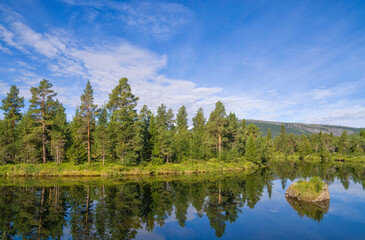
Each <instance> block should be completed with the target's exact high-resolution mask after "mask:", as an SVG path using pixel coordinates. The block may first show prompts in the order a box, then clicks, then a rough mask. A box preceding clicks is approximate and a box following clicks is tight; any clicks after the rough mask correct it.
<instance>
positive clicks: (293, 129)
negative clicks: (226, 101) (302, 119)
mask: <svg viewBox="0 0 365 240" xmlns="http://www.w3.org/2000/svg"><path fill="white" fill-rule="evenodd" d="M250 123H253V124H255V125H256V126H258V127H259V128H260V130H261V132H262V135H263V136H266V135H267V131H268V130H269V128H270V129H271V134H272V136H273V137H276V136H279V134H280V129H281V125H283V124H284V126H285V128H286V132H287V134H291V133H293V134H295V135H302V134H303V133H304V134H312V133H319V132H320V131H322V132H323V133H330V132H332V133H333V134H334V135H336V136H339V135H341V133H342V131H343V130H346V131H347V134H354V133H359V132H360V130H361V128H353V127H343V126H332V125H321V124H304V123H284V122H273V121H262V120H253V119H248V120H246V124H247V125H248V124H250Z"/></svg>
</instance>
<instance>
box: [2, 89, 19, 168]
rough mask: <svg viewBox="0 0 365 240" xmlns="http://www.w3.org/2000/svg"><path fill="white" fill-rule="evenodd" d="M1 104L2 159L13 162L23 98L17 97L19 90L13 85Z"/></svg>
mask: <svg viewBox="0 0 365 240" xmlns="http://www.w3.org/2000/svg"><path fill="white" fill-rule="evenodd" d="M1 102H2V105H1V107H0V109H1V110H3V111H4V120H3V123H2V125H3V127H2V131H3V132H2V134H1V137H2V139H1V140H2V141H1V144H2V145H3V148H2V150H3V151H4V154H3V159H4V160H5V162H8V161H14V160H15V157H16V154H17V152H18V149H17V145H16V143H17V141H18V139H19V134H18V130H17V124H18V123H19V121H20V120H21V117H22V114H21V112H20V110H21V108H23V107H24V98H23V97H19V89H18V88H17V87H16V86H15V85H12V86H11V87H10V92H9V93H8V94H7V96H6V98H4V99H2V100H1Z"/></svg>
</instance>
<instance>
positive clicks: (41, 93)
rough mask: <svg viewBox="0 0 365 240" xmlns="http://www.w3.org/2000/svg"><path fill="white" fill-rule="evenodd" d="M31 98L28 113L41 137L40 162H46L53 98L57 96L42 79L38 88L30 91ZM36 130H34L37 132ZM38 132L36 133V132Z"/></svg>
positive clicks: (49, 84)
mask: <svg viewBox="0 0 365 240" xmlns="http://www.w3.org/2000/svg"><path fill="white" fill-rule="evenodd" d="M30 92H31V93H32V98H31V99H30V102H31V105H30V111H31V114H32V116H33V117H34V119H35V120H36V123H37V126H36V127H37V128H39V129H40V132H41V136H42V160H43V163H46V161H47V146H46V144H47V143H48V142H49V132H50V127H51V125H52V118H51V117H52V114H51V109H52V107H53V105H54V104H55V101H54V100H53V97H55V96H56V95H57V94H56V93H55V92H54V91H53V90H52V84H51V83H50V82H49V81H48V80H46V79H43V80H42V81H41V82H40V84H39V86H38V87H32V88H31V89H30ZM37 130H38V129H36V131H37ZM37 132H38V131H37Z"/></svg>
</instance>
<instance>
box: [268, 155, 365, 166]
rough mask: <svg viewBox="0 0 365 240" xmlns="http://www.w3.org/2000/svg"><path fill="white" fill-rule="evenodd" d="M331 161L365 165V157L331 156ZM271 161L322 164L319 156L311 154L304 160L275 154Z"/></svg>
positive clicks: (297, 156) (329, 160) (295, 156)
mask: <svg viewBox="0 0 365 240" xmlns="http://www.w3.org/2000/svg"><path fill="white" fill-rule="evenodd" d="M328 156H329V159H327V161H326V162H334V163H336V162H337V163H341V162H342V163H361V164H365V156H364V155H362V156H356V155H345V154H338V153H336V154H329V155H328ZM270 161H279V162H285V161H290V162H309V163H311V162H313V163H318V162H322V158H321V156H319V155H318V154H309V155H307V156H305V157H304V159H303V160H300V159H299V155H298V154H289V155H287V156H285V155H284V154H283V153H276V154H274V156H273V158H272V159H271V160H270Z"/></svg>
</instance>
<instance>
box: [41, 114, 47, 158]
mask: <svg viewBox="0 0 365 240" xmlns="http://www.w3.org/2000/svg"><path fill="white" fill-rule="evenodd" d="M42 151H43V163H46V126H45V122H44V119H43V122H42Z"/></svg>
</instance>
